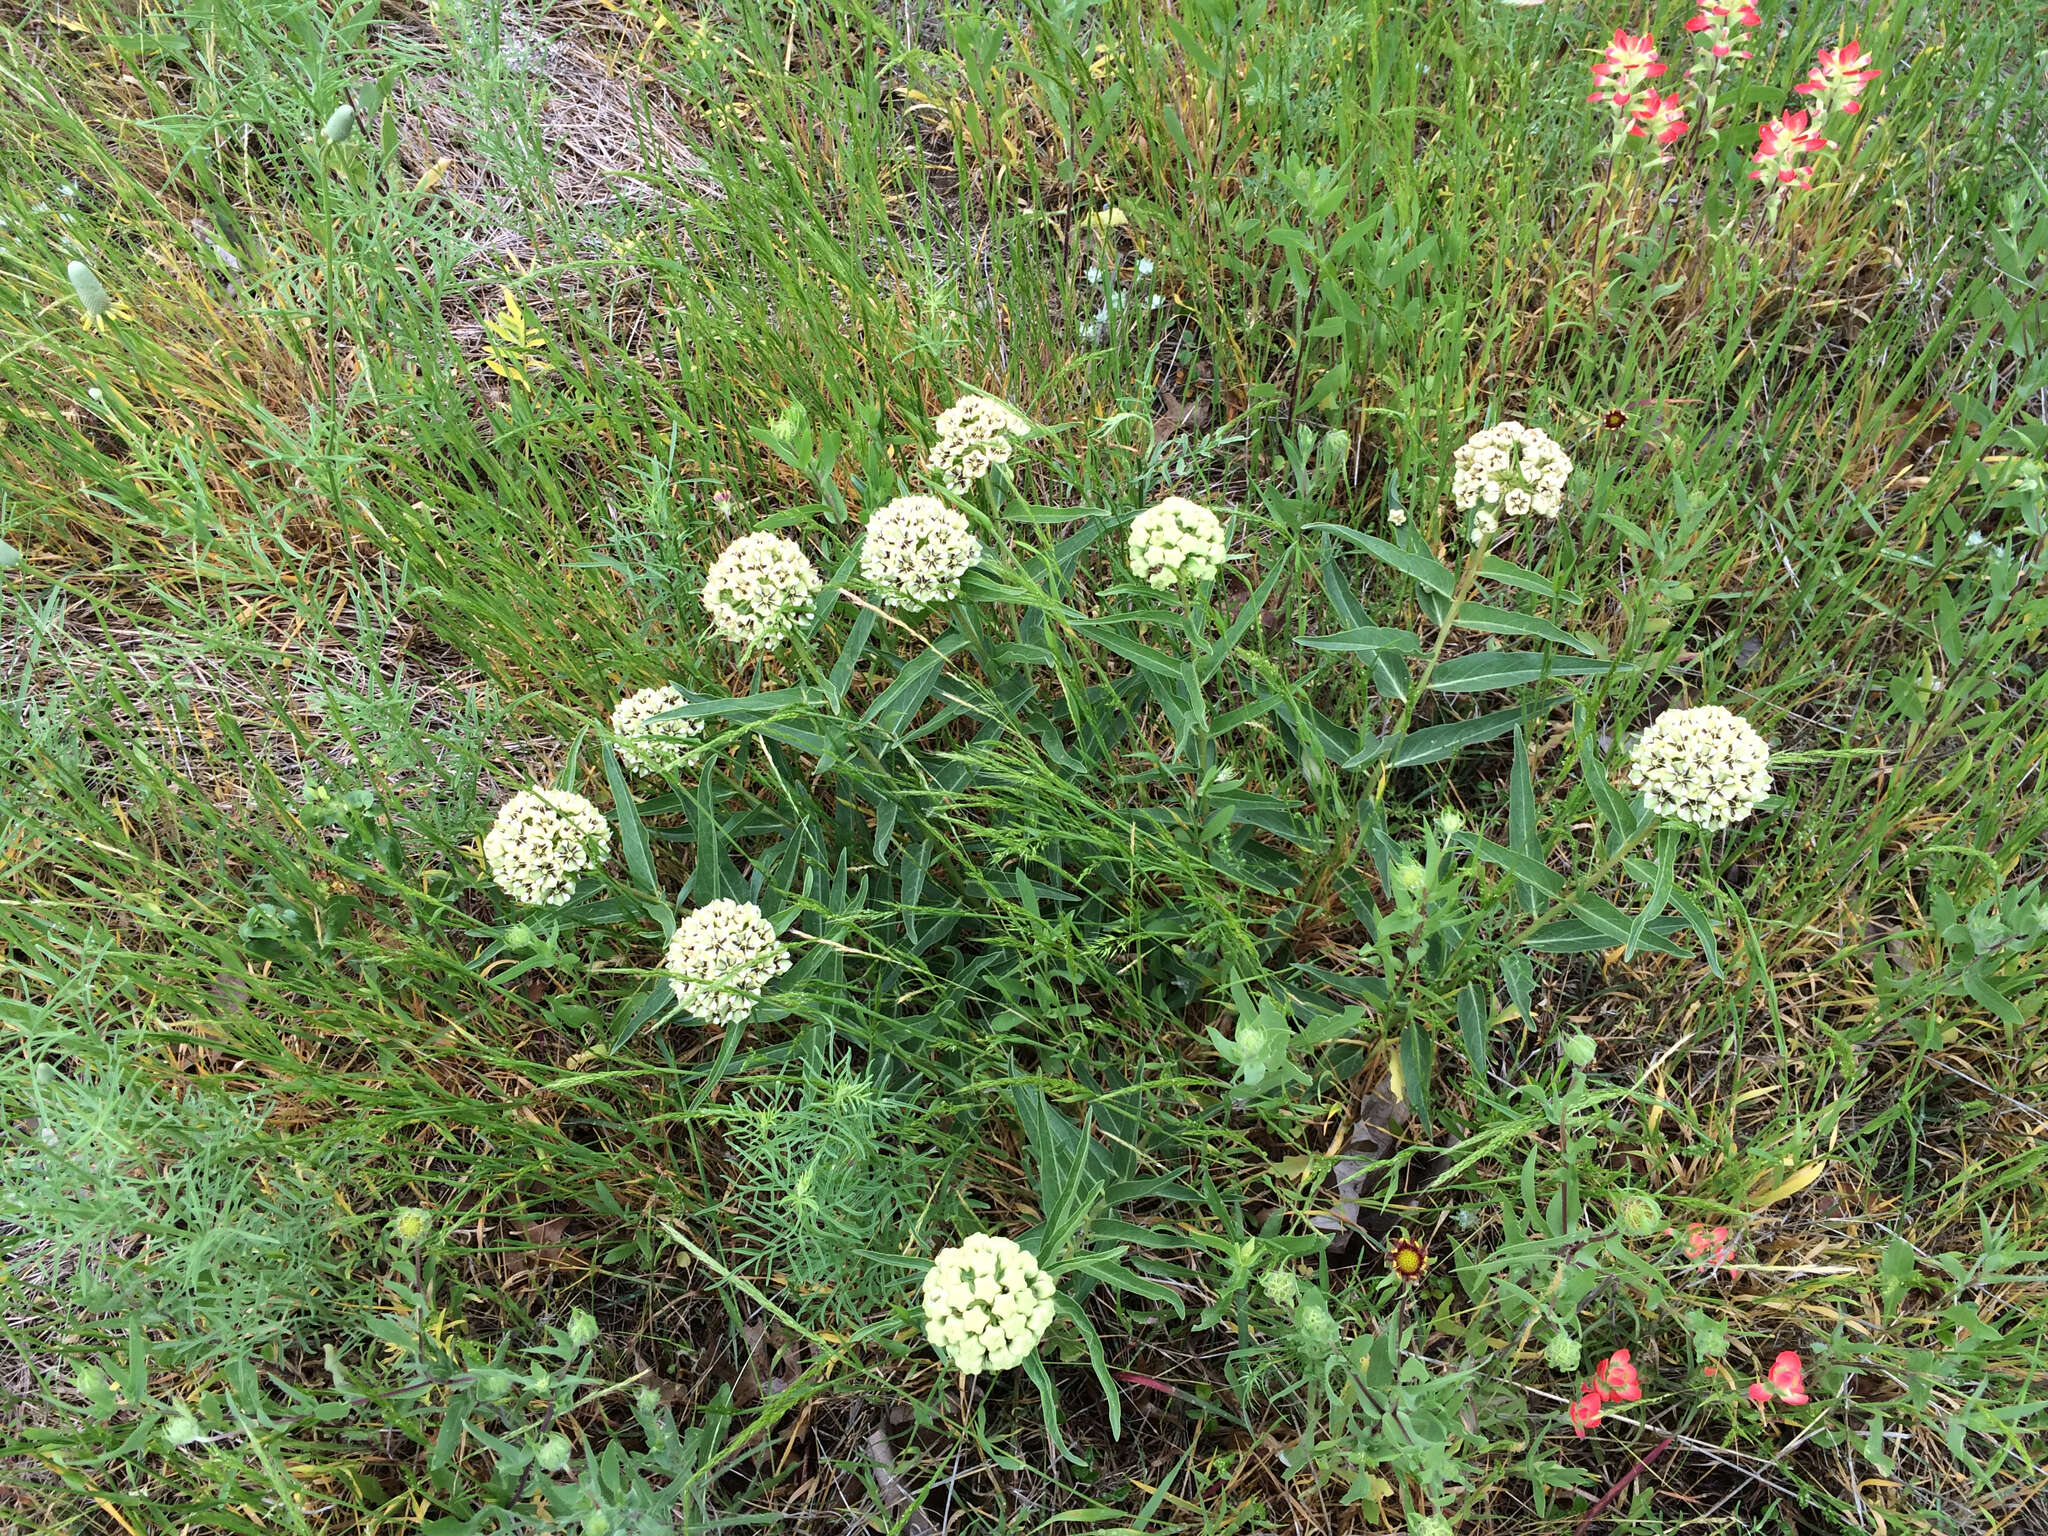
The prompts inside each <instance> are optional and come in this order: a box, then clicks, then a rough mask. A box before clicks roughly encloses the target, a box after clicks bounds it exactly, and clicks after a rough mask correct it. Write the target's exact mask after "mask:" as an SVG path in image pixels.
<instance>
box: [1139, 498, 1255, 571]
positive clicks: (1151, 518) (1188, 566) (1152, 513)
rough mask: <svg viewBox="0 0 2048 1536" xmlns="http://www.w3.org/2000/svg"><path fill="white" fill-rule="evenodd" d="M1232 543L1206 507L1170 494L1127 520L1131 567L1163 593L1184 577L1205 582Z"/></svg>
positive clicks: (1212, 513)
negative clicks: (1131, 519) (1132, 519)
mask: <svg viewBox="0 0 2048 1536" xmlns="http://www.w3.org/2000/svg"><path fill="white" fill-rule="evenodd" d="M1229 548H1230V541H1229V538H1228V536H1227V535H1226V534H1225V533H1224V531H1223V524H1222V523H1221V522H1220V521H1219V520H1218V519H1217V516H1216V514H1215V513H1214V512H1211V511H1210V510H1209V509H1208V508H1207V507H1204V506H1200V505H1198V504H1197V503H1195V502H1192V501H1189V500H1188V499H1187V498H1186V497H1185V496H1169V497H1167V498H1166V499H1165V500H1164V501H1161V502H1159V503H1158V504H1157V505H1156V506H1151V507H1147V508H1146V509H1145V510H1144V511H1143V512H1140V513H1139V514H1138V517H1137V521H1135V522H1133V523H1132V524H1131V545H1130V554H1131V570H1132V572H1133V573H1134V574H1135V575H1136V576H1137V578H1138V579H1139V580H1140V581H1142V582H1144V583H1145V584H1146V585H1147V586H1150V587H1155V588H1157V589H1158V590H1159V591H1161V592H1164V591H1166V590H1167V589H1168V588H1169V587H1173V586H1177V585H1179V584H1180V583H1181V582H1182V581H1208V580H1210V579H1212V578H1213V577H1214V576H1215V574H1216V572H1217V569H1218V568H1219V567H1220V566H1221V565H1222V563H1223V557H1224V555H1225V554H1226V553H1227V552H1228V550H1229Z"/></svg>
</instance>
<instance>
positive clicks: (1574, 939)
mask: <svg viewBox="0 0 2048 1536" xmlns="http://www.w3.org/2000/svg"><path fill="white" fill-rule="evenodd" d="M1650 928H1651V932H1652V935H1654V937H1652V936H1645V938H1644V941H1643V948H1644V949H1647V950H1653V951H1655V952H1656V953H1657V954H1660V955H1677V956H1679V957H1681V958H1683V957H1684V955H1685V951H1684V950H1682V949H1680V948H1678V946H1676V945H1675V944H1671V943H1669V942H1668V939H1669V936H1670V935H1672V934H1674V933H1679V932H1682V931H1683V930H1684V928H1685V919H1684V918H1682V917H1660V918H1658V919H1657V921H1655V922H1654V923H1652V924H1650ZM1626 936H1627V929H1626V927H1624V928H1623V938H1626ZM1621 942H1622V940H1620V939H1616V938H1615V937H1614V935H1613V934H1612V933H1611V932H1610V931H1608V928H1607V926H1606V925H1602V926H1600V927H1597V928H1596V927H1595V926H1594V925H1593V924H1591V923H1585V922H1580V921H1578V920H1577V919H1575V918H1566V919H1565V920H1563V921H1562V922H1556V923H1546V924H1545V925H1544V926H1543V927H1541V928H1538V929H1537V930H1536V931H1535V932H1534V933H1532V934H1530V935H1529V936H1528V937H1527V938H1526V939H1524V940H1522V947H1523V948H1524V949H1529V950H1534V951H1535V952H1536V953H1537V954H1539V955H1583V954H1587V953H1589V952H1591V951H1593V950H1601V949H1616V948H1619V947H1620V945H1621Z"/></svg>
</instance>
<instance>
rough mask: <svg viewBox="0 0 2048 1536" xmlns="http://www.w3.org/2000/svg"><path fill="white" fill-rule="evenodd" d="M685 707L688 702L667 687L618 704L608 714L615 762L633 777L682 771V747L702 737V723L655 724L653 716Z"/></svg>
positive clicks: (646, 690) (684, 752)
mask: <svg viewBox="0 0 2048 1536" xmlns="http://www.w3.org/2000/svg"><path fill="white" fill-rule="evenodd" d="M687 703H689V700H688V699H686V698H684V697H683V696H682V694H681V693H680V692H679V691H678V690H676V689H675V688H672V687H670V686H669V685H668V684H667V683H663V684H662V685H661V686H660V687H658V688H642V689H641V690H640V691H639V692H638V693H629V694H627V695H626V696H625V697H624V698H623V699H621V700H619V704H618V708H616V709H614V710H613V711H612V735H613V736H614V737H616V738H617V739H616V740H615V741H614V742H613V743H612V745H613V747H614V749H615V750H616V751H617V752H618V754H619V761H620V762H622V763H624V764H625V765H626V766H627V767H628V768H631V769H632V770H633V771H634V772H635V773H666V772H668V771H669V770H671V769H675V768H680V767H682V766H683V761H684V759H685V758H686V757H687V756H688V755H689V751H688V748H687V747H686V746H685V745H684V743H686V742H687V741H689V740H690V738H692V737H693V736H701V735H703V734H704V722H703V721H702V720H658V719H656V718H655V716H657V715H663V714H666V713H668V711H670V710H672V709H681V708H682V707H683V706H684V705H685V704H687Z"/></svg>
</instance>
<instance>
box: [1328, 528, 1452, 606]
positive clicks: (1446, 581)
mask: <svg viewBox="0 0 2048 1536" xmlns="http://www.w3.org/2000/svg"><path fill="white" fill-rule="evenodd" d="M1307 531H1308V532H1310V533H1334V534H1335V535H1337V537H1338V538H1340V539H1345V540H1347V541H1349V542H1350V543H1353V544H1356V545H1357V546H1358V547H1359V548H1360V549H1362V550H1364V551H1365V552H1366V553H1367V554H1369V555H1371V556H1372V557H1373V558H1374V559H1375V560H1378V561H1380V562H1381V563H1382V564H1384V565H1391V566H1392V567H1393V568H1394V569H1395V570H1397V571H1399V572H1400V573H1401V574H1402V575H1404V576H1412V577H1414V578H1415V579H1416V580H1417V581H1419V582H1421V583H1422V585H1423V586H1425V587H1427V588H1429V590H1430V591H1432V592H1438V593H1441V594H1442V595H1443V596H1445V597H1449V596H1450V595H1451V594H1452V593H1453V592H1455V591H1457V590H1458V578H1457V577H1456V576H1454V575H1453V574H1451V571H1450V568H1449V567H1448V566H1445V565H1443V564H1441V563H1440V562H1438V561H1435V560H1432V559H1431V558H1430V557H1429V556H1428V555H1425V554H1421V553H1418V552H1417V551H1414V550H1407V549H1396V548H1395V547H1394V546H1393V545H1392V544H1389V543H1388V542H1387V541H1386V540H1385V539H1376V538H1374V537H1373V536H1372V535H1371V534H1369V533H1360V532H1359V531H1358V530H1357V529H1356V528H1346V527H1344V526H1342V525H1341V524H1338V523H1310V524H1308V525H1307Z"/></svg>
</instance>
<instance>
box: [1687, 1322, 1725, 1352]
mask: <svg viewBox="0 0 2048 1536" xmlns="http://www.w3.org/2000/svg"><path fill="white" fill-rule="evenodd" d="M1692 1347H1693V1348H1694V1349H1696V1350H1698V1351H1699V1352H1700V1353H1701V1354H1702V1355H1705V1356H1706V1357H1707V1358H1708V1359H1709V1360H1718V1359H1720V1358H1721V1357H1722V1356H1723V1355H1725V1354H1727V1353H1728V1325H1727V1324H1726V1323H1718V1322H1713V1321H1711V1320H1709V1319H1707V1318H1701V1319H1700V1320H1699V1322H1698V1323H1697V1324H1695V1325H1694V1327H1693V1331H1692Z"/></svg>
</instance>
